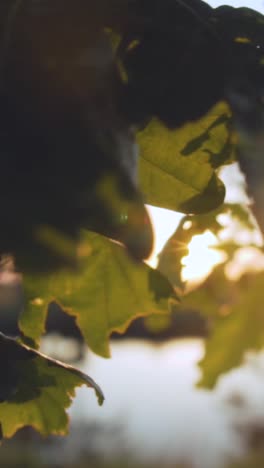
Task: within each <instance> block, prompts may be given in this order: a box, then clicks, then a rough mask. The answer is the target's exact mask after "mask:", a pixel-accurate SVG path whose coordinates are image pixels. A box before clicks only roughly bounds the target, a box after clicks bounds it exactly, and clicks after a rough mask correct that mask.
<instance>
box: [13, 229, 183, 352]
mask: <svg viewBox="0 0 264 468" xmlns="http://www.w3.org/2000/svg"><path fill="white" fill-rule="evenodd" d="M83 239H84V241H83V246H82V248H81V249H80V252H81V254H82V255H83V259H82V261H83V267H82V268H81V270H80V271H79V272H77V271H76V272H66V271H65V272H61V273H58V274H56V275H51V276H47V275H43V276H42V277H41V276H39V277H38V279H37V280H36V278H35V277H33V278H32V277H30V276H25V293H26V297H27V300H28V304H29V307H27V308H26V309H25V311H24V312H23V314H22V316H21V318H20V329H21V331H22V332H23V334H24V336H25V337H26V338H27V339H28V338H30V339H33V340H34V341H37V340H39V338H40V336H41V334H42V332H43V331H44V322H45V318H46V311H47V304H48V303H49V302H50V301H52V300H56V301H57V302H59V303H60V305H61V306H62V308H63V309H64V310H65V312H67V313H69V314H70V315H73V316H75V317H76V323H77V325H78V326H79V328H80V330H81V332H82V334H83V336H84V338H85V340H86V341H87V343H88V345H89V346H90V348H91V349H92V350H93V351H94V352H95V353H97V354H100V355H101V356H105V357H108V356H109V354H110V351H109V340H108V338H109V335H110V334H111V333H112V332H113V331H116V332H119V333H123V332H124V331H125V330H126V328H127V327H128V325H129V324H130V322H131V321H132V320H133V319H135V318H136V317H138V316H144V315H150V314H153V313H158V314H160V313H168V312H169V302H170V299H171V298H172V297H174V298H176V295H175V291H174V289H173V288H172V286H171V285H170V283H169V282H168V280H166V279H165V278H164V277H163V276H162V274H161V273H159V272H158V271H156V270H153V269H151V268H150V267H148V266H147V265H145V264H140V263H135V262H133V261H131V259H130V258H129V257H128V255H127V254H126V252H125V250H124V249H123V248H122V247H121V246H120V245H118V244H116V243H114V242H112V241H110V240H109V239H107V238H105V237H103V236H100V235H98V234H95V233H92V232H86V233H85V234H84V237H83ZM39 322H40V323H39ZM35 325H36V327H35Z"/></svg>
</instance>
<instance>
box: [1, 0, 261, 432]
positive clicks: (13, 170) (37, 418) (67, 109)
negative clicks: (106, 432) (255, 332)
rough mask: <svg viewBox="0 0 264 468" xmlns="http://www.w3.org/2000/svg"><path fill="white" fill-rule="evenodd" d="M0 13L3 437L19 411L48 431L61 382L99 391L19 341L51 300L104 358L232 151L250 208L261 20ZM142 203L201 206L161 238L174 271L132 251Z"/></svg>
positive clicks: (76, 9)
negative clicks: (14, 304) (9, 301)
mask: <svg viewBox="0 0 264 468" xmlns="http://www.w3.org/2000/svg"><path fill="white" fill-rule="evenodd" d="M0 18H1V20H0V21H1V23H0V35H1V46H0V74H1V76H0V128H1V140H0V144H1V148H0V149H1V167H2V172H3V174H4V177H3V178H2V183H1V187H0V193H1V199H2V200H5V203H3V204H2V210H1V220H2V224H1V232H0V249H1V252H3V253H11V254H12V255H14V257H15V262H16V266H17V268H18V269H19V270H21V271H22V272H23V274H24V285H25V296H26V307H25V310H24V312H23V314H22V316H21V318H20V329H21V332H22V336H23V340H24V342H25V343H27V344H30V345H31V347H32V349H30V348H28V347H25V345H22V344H21V343H20V342H19V341H13V340H11V339H9V338H6V337H4V336H1V363H2V364H1V372H2V375H3V376H4V377H5V378H4V379H3V381H6V384H5V383H3V385H2V384H1V391H0V395H1V399H2V403H0V421H1V422H2V431H3V434H4V435H5V436H10V435H12V434H13V433H14V432H15V430H16V429H17V428H18V427H20V426H22V425H26V424H32V425H33V426H35V427H37V428H38V429H39V430H40V431H41V432H42V433H52V432H58V431H60V432H62V431H63V430H64V429H65V428H66V417H65V413H64V410H63V407H65V406H67V405H68V404H69V402H70V397H71V396H72V394H73V388H74V387H75V386H77V385H80V384H81V383H83V382H85V383H87V382H88V385H90V386H93V387H94V388H95V390H96V392H97V393H99V395H101V399H102V394H101V393H100V390H99V388H98V387H97V386H96V384H95V383H93V381H92V380H91V379H90V378H88V377H84V376H83V375H82V374H80V373H78V371H73V370H72V369H67V368H65V366H63V365H62V364H59V363H52V362H51V361H50V360H49V359H48V358H44V357H43V356H40V355H39V354H38V353H37V352H36V351H34V350H33V348H34V347H37V346H38V344H39V339H40V337H41V335H42V333H43V332H44V330H45V320H46V314H47V306H48V304H49V302H50V301H52V300H56V301H58V302H59V303H60V304H61V306H62V307H63V308H64V310H65V311H66V312H67V313H69V314H70V315H73V316H75V317H76V322H77V324H78V326H79V328H80V330H81V332H82V334H83V336H84V338H85V339H86V341H87V343H88V345H89V346H90V347H91V348H92V349H93V350H94V351H95V352H97V353H98V354H101V355H103V356H108V355H109V345H108V337H109V335H110V333H111V332H112V331H118V332H123V331H124V330H125V329H126V327H127V326H128V324H129V323H130V321H131V320H132V319H133V318H135V317H136V316H138V315H151V314H153V313H155V314H160V313H163V314H166V313H168V312H169V311H170V309H171V304H172V301H173V300H175V298H176V293H175V289H174V288H173V286H172V285H174V286H175V285H176V286H179V284H180V276H179V274H180V261H181V258H182V256H183V254H184V252H186V246H185V245H186V244H187V243H188V240H190V239H191V237H192V235H193V234H194V233H195V232H198V231H200V230H203V229H204V227H205V226H206V227H207V228H208V227H210V228H211V229H213V230H214V229H218V225H217V222H216V221H214V223H215V224H214V223H211V225H210V219H213V217H212V216H211V218H210V216H209V217H208V216H207V215H206V213H207V212H208V211H211V210H218V208H219V207H220V206H221V204H222V203H223V200H224V195H225V189H224V186H223V184H222V182H221V181H220V180H219V178H218V175H217V170H218V168H219V167H220V166H222V165H223V164H227V163H229V162H230V161H232V160H233V159H234V158H235V157H236V154H235V153H236V152H237V150H238V155H239V157H240V159H241V162H242V167H244V168H245V172H246V175H247V176H248V182H249V188H250V189H252V193H253V195H254V197H255V199H256V216H257V217H258V216H260V215H259V205H260V203H261V193H262V192H261V183H262V179H263V177H262V166H261V163H258V160H259V157H258V156H259V154H260V152H261V149H259V148H263V145H264V144H263V85H262V84H261V83H262V78H263V70H264V61H263V60H264V59H263V57H264V52H263V29H264V20H263V17H262V16H261V15H260V14H258V13H256V12H253V11H252V10H249V9H233V8H228V7H220V8H217V9H213V8H211V7H209V6H208V5H207V4H205V3H204V2H203V1H201V0H166V1H164V0H155V1H153V0H132V1H124V0H111V1H110V0H100V1H98V2H96V5H95V2H92V1H89V0H75V1H74V2H73V1H72V0H66V1H63V2H62V1H61V0H52V1H46V0H43V1H40V2H37V3H36V2H34V1H29V2H22V1H12V0H5V1H2V2H1V5H0ZM44 18H45V21H44V20H43V19H44ZM252 122H253V123H252ZM256 137H257V141H258V149H256V150H255V152H254V154H256V156H257V157H258V159H257V157H256V158H253V160H252V161H251V152H252V151H251V150H252V147H253V148H255V146H256V145H255V143H253V141H254V142H255V141H256ZM254 145H255V146H254ZM261 145H262V146H261ZM138 153H139V158H138ZM138 159H139V160H138ZM256 159H257V161H256ZM252 166H254V168H252ZM137 174H138V176H137ZM137 179H139V182H138V180H137ZM255 182H256V183H255ZM138 187H140V189H139V188H138ZM142 194H143V195H142ZM144 202H148V203H150V204H153V205H156V206H160V207H163V208H169V209H172V210H177V211H181V212H183V213H186V214H187V215H188V216H189V215H193V214H198V215H201V216H202V217H200V218H197V219H199V222H198V221H197V224H192V230H191V231H188V230H184V229H183V224H182V225H180V227H179V228H178V229H177V231H176V233H175V236H174V240H173V242H174V247H175V243H176V251H177V259H176V260H175V257H173V255H171V253H170V246H169V245H168V246H166V247H165V250H164V252H163V254H162V256H161V258H160V270H161V271H162V272H163V273H165V272H166V274H167V270H168V268H167V266H166V264H167V263H170V265H171V267H170V268H171V270H172V271H170V272H169V274H168V275H167V276H168V277H169V279H170V281H171V283H172V285H171V284H170V282H169V280H168V279H167V278H165V277H164V276H162V274H161V273H159V272H158V271H155V270H152V269H151V268H149V267H147V266H146V265H145V264H143V263H142V259H144V258H146V257H147V256H148V255H149V253H150V251H151V248H152V242H153V240H152V237H153V236H152V228H151V223H150V220H149V217H148V214H147V211H146V209H145V207H144ZM229 208H230V207H226V209H229ZM216 213H217V211H216V212H215V213H214V214H216ZM214 219H215V217H214ZM185 221H186V220H185ZM260 221H261V219H260ZM260 225H261V222H260ZM87 230H92V231H94V232H89V231H87ZM104 236H106V237H104ZM113 239H114V241H117V242H119V243H122V244H123V246H121V245H120V244H119V245H118V244H117V242H114V241H113ZM178 247H180V248H178ZM131 257H132V259H131ZM172 262H175V263H174V264H173V266H172ZM196 301H198V300H197V299H196ZM197 303H198V302H197ZM237 307H239V306H237ZM242 315H243V314H242ZM232 316H233V315H232ZM241 320H242V321H243V320H244V319H243V318H242V319H241ZM244 322H246V319H245V320H244V321H243V326H244V325H245V326H246V323H244ZM231 328H232V324H231ZM219 330H220V328H219ZM231 334H232V332H231ZM212 339H213V338H212ZM216 339H217V340H220V338H219V339H218V338H216ZM232 339H233V335H232ZM254 339H255V336H254ZM249 341H250V339H249ZM250 343H251V341H250ZM250 343H249V344H250ZM208 346H210V345H208ZM238 354H239V353H238V352H237V353H236V356H237V355H238ZM212 356H213V353H212ZM237 360H238V358H236V362H237ZM234 361H235V358H234ZM236 362H235V363H236ZM213 365H214V366H215V368H216V367H217V366H216V365H215V363H214V364H213ZM225 368H226V367H225V365H222V368H221V369H220V370H224V369H225ZM218 371H219V367H218ZM28 376H31V377H30V378H29V377H28ZM27 378H28V383H27V385H26V384H25V381H26V380H27ZM214 379H215V376H211V377H210V379H209V380H210V385H211V383H212V382H213V380H214ZM59 380H62V382H63V383H64V385H63V387H64V388H63V390H62V389H61V388H59V387H58V381H59ZM60 383H61V382H60ZM29 387H30V388H29ZM53 392H55V393H54V395H55V396H54V399H53V397H52V395H53ZM58 400H60V403H61V406H62V408H61V409H59V408H58V405H57V401H58ZM40 405H41V406H42V405H46V411H45V417H44V415H43V414H42V413H41V412H40V410H39V408H40ZM50 411H51V412H54V418H55V419H56V418H57V419H56V420H55V419H49V417H46V415H47V414H48V415H49V414H50ZM8 414H9V416H7V415H8ZM15 414H17V416H15ZM10 415H11V417H10ZM8 417H9V420H7V418H8Z"/></svg>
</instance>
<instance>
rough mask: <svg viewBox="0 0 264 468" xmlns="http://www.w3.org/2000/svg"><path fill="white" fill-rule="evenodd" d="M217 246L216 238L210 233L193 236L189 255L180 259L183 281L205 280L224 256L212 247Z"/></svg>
mask: <svg viewBox="0 0 264 468" xmlns="http://www.w3.org/2000/svg"><path fill="white" fill-rule="evenodd" d="M216 244H217V238H216V237H215V236H214V234H213V233H212V232H211V231H206V232H204V233H203V234H199V235H196V236H193V238H192V240H191V242H190V244H189V246H188V247H189V254H188V255H187V256H186V257H184V258H183V259H182V264H183V265H184V267H183V269H182V279H183V281H196V280H200V279H203V278H205V277H206V276H207V275H208V274H209V273H210V272H211V271H212V269H213V267H214V266H215V265H217V264H218V263H221V262H222V261H223V260H224V259H225V256H224V254H223V253H222V252H220V251H219V250H215V249H213V248H212V247H213V246H215V245H216Z"/></svg>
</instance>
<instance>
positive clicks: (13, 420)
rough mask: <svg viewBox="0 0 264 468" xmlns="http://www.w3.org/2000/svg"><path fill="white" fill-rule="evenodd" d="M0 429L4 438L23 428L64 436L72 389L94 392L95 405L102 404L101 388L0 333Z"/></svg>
mask: <svg viewBox="0 0 264 468" xmlns="http://www.w3.org/2000/svg"><path fill="white" fill-rule="evenodd" d="M0 374H1V384H0V425H1V430H2V435H3V437H12V435H13V434H14V433H15V432H16V431H17V430H18V429H20V428H21V427H23V426H28V425H29V426H32V427H34V428H35V429H36V430H38V431H39V432H40V433H41V434H43V435H49V434H65V433H66V432H67V429H68V416H67V413H66V411H65V410H66V408H68V407H69V406H70V404H71V401H72V398H73V397H74V394H75V390H74V389H75V387H79V386H81V385H83V384H85V385H87V387H91V388H93V389H94V390H95V392H96V394H97V398H98V403H99V404H102V403H103V400H104V396H103V393H102V391H101V389H100V387H99V386H98V385H97V384H96V383H95V382H94V381H93V380H92V379H91V378H90V377H88V376H87V375H85V374H83V373H82V372H80V371H78V370H77V369H75V368H74V367H71V366H67V365H65V364H62V363H60V362H58V361H55V360H53V359H50V358H48V357H46V356H44V355H43V354H40V353H39V352H37V351H35V350H32V349H31V348H29V347H27V346H25V345H22V344H21V343H19V342H18V341H17V340H15V339H13V338H9V337H6V336H5V335H3V334H2V333H0Z"/></svg>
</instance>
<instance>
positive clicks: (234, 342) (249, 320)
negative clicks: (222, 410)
mask: <svg viewBox="0 0 264 468" xmlns="http://www.w3.org/2000/svg"><path fill="white" fill-rule="evenodd" d="M239 286H240V288H239V291H238V292H237V294H236V296H234V297H233V303H230V304H229V310H226V312H228V314H227V315H226V316H223V317H222V318H219V319H218V320H217V321H216V323H215V327H214V331H213V333H212V336H211V337H210V338H209V340H208V341H207V342H206V354H205V357H204V358H203V359H202V361H201V362H200V367H201V369H202V371H203V377H202V379H201V381H200V382H199V384H200V385H201V386H206V387H209V388H212V387H213V386H214V385H215V383H216V381H217V379H218V377H219V375H221V374H222V373H224V372H227V371H229V370H230V369H232V368H233V367H236V366H238V365H239V364H241V362H242V359H243V356H244V353H245V352H246V351H248V350H258V349H260V348H261V347H262V346H263V345H264V313H263V308H262V302H263V287H264V273H263V272H262V273H260V274H258V275H252V276H248V277H246V278H243V279H242V280H241V281H240V284H239Z"/></svg>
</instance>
